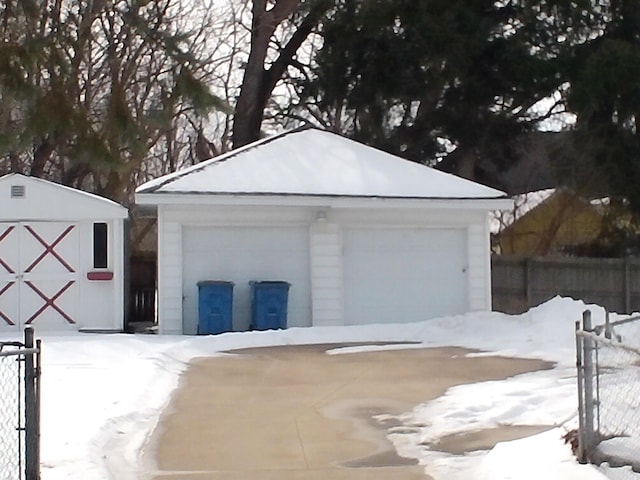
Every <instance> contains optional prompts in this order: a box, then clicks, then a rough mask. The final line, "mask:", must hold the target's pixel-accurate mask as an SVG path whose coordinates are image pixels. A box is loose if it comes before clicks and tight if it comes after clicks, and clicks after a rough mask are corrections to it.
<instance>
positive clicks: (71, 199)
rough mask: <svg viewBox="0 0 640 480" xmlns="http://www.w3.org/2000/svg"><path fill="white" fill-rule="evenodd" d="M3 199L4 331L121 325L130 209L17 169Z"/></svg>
mask: <svg viewBox="0 0 640 480" xmlns="http://www.w3.org/2000/svg"><path fill="white" fill-rule="evenodd" d="M0 199H1V201H0V206H1V207H0V331H3V332H18V331H20V330H21V329H22V328H24V327H25V326H26V325H33V326H34V327H35V328H36V329H38V330H39V331H47V330H55V331H69V330H90V331H122V330H123V322H124V316H125V315H124V308H125V307H124V306H125V287H124V286H125V226H124V222H125V219H127V218H128V211H127V209H126V208H124V207H122V206H121V205H118V204H117V203H114V202H112V201H111V200H107V199H105V198H102V197H99V196H97V195H92V194H90V193H86V192H82V191H80V190H75V189H72V188H69V187H65V186H63V185H59V184H56V183H52V182H49V181H46V180H41V179H38V178H33V177H27V176H24V175H20V174H9V175H5V176H3V177H0Z"/></svg>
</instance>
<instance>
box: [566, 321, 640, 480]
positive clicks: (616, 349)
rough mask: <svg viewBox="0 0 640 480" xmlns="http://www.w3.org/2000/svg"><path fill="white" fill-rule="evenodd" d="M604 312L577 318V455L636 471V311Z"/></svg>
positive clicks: (639, 389) (639, 440)
mask: <svg viewBox="0 0 640 480" xmlns="http://www.w3.org/2000/svg"><path fill="white" fill-rule="evenodd" d="M606 318H607V321H606V323H605V324H604V325H597V326H593V325H592V324H591V313H590V312H589V311H586V312H585V313H584V315H583V320H582V325H580V322H578V323H577V324H576V347H577V349H576V352H577V367H578V395H579V396H578V399H579V421H580V425H579V432H578V452H577V453H578V459H579V460H580V461H582V462H591V463H594V464H596V465H600V464H602V463H607V464H608V465H609V466H610V467H614V468H618V467H624V468H625V469H626V470H628V471H629V472H630V473H631V472H639V473H640V455H638V452H639V451H640V401H639V399H640V317H630V318H627V319H624V320H620V321H617V322H609V320H608V319H609V315H608V314H607V316H606ZM636 478H637V477H636Z"/></svg>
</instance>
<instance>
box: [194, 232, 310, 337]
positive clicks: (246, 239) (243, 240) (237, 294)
mask: <svg viewBox="0 0 640 480" xmlns="http://www.w3.org/2000/svg"><path fill="white" fill-rule="evenodd" d="M182 248H183V278H182V284H183V299H184V303H183V323H184V332H185V333H188V334H194V333H196V331H197V325H198V305H197V293H198V287H197V283H198V282H200V281H203V280H220V281H231V282H234V284H235V286H234V289H233V328H234V330H240V331H241V330H246V329H248V328H249V324H250V323H251V300H250V287H249V282H250V281H252V280H255V281H261V280H278V281H285V282H289V283H290V284H291V288H290V290H289V298H288V320H287V325H288V326H297V327H300V326H309V325H311V279H310V273H309V272H310V267H309V231H308V228H306V227H185V228H184V229H183V245H182Z"/></svg>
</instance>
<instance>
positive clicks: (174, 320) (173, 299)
mask: <svg viewBox="0 0 640 480" xmlns="http://www.w3.org/2000/svg"><path fill="white" fill-rule="evenodd" d="M162 210H163V208H162V207H158V309H159V312H158V323H159V328H160V333H168V334H180V333H182V226H181V224H180V223H178V222H175V221H173V222H172V221H166V220H165V219H164V215H163V212H162Z"/></svg>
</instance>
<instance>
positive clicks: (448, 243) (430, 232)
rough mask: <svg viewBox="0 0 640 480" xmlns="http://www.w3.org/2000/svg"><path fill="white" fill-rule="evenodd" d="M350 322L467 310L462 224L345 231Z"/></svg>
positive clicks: (407, 318)
mask: <svg viewBox="0 0 640 480" xmlns="http://www.w3.org/2000/svg"><path fill="white" fill-rule="evenodd" d="M344 247H345V248H344V252H345V253H344V276H345V282H344V285H345V299H344V301H345V322H346V323H347V324H366V323H392V322H411V321H420V320H425V319H428V318H434V317H438V316H442V315H451V314H458V313H464V312H466V311H467V309H468V298H467V291H468V287H467V283H468V278H467V277H468V276H467V262H466V258H467V242H466V232H465V230H462V229H460V230H458V229H415V230H408V229H402V230H400V229H398V230H383V229H351V230H346V231H345V236H344Z"/></svg>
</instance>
